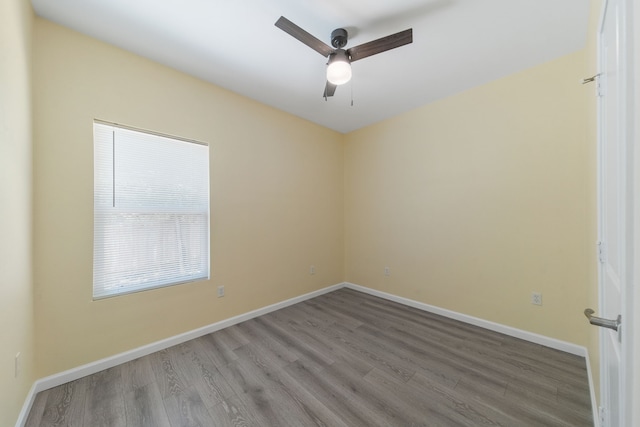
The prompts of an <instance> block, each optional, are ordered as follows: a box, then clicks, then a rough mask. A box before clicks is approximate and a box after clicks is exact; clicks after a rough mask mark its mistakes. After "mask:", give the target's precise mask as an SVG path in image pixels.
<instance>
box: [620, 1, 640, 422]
mask: <svg viewBox="0 0 640 427" xmlns="http://www.w3.org/2000/svg"><path fill="white" fill-rule="evenodd" d="M634 3H636V2H635V1H634V0H625V7H626V11H627V14H626V15H627V16H626V18H625V20H626V25H627V35H626V38H627V57H628V59H627V67H626V68H627V69H626V72H627V75H628V76H629V79H628V84H629V87H628V89H629V93H630V96H629V99H630V102H629V106H628V108H629V111H628V115H627V117H629V120H628V123H627V125H628V129H627V131H628V132H629V135H630V137H629V138H630V141H631V148H632V153H631V157H632V161H630V162H629V163H630V167H631V168H632V171H631V173H632V174H633V175H632V176H633V178H632V199H631V200H630V203H632V212H633V214H634V215H633V224H632V227H633V238H632V241H633V251H632V258H631V259H632V261H633V267H632V268H631V269H630V270H631V274H632V278H631V282H630V283H631V284H632V285H631V288H632V289H630V295H629V298H628V301H627V303H626V305H627V312H628V315H627V316H628V317H629V324H630V325H631V327H630V328H629V327H628V328H627V329H629V331H627V332H628V333H627V334H626V336H625V338H627V339H628V340H629V346H628V347H629V349H628V354H627V358H628V360H629V366H628V368H629V369H630V372H627V373H628V378H629V379H630V381H628V386H627V389H626V390H624V391H625V393H626V400H627V402H626V407H627V413H626V414H625V415H626V419H627V420H629V421H630V423H629V425H636V426H637V425H640V405H637V404H636V405H633V402H638V401H640V194H639V192H640V81H639V79H638V76H637V73H638V72H640V53H639V52H638V49H640V28H637V27H636V26H635V25H634V23H635V24H639V25H640V5H638V4H636V5H635V7H634Z"/></svg>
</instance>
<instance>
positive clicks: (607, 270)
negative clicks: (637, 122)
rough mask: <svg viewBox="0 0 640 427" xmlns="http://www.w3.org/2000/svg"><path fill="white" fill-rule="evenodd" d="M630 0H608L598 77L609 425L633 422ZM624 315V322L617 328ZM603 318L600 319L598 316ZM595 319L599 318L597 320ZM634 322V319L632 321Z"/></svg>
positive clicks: (603, 368) (605, 413)
mask: <svg viewBox="0 0 640 427" xmlns="http://www.w3.org/2000/svg"><path fill="white" fill-rule="evenodd" d="M624 7H625V1H624V0H606V1H605V4H604V9H603V16H602V20H601V25H600V31H599V46H598V58H599V62H600V70H599V72H600V75H599V78H598V86H599V88H598V92H599V95H600V102H599V147H598V157H599V158H598V179H599V195H598V229H599V230H598V231H599V245H600V269H599V291H600V307H599V315H598V316H599V317H601V318H603V319H608V320H610V321H611V322H613V323H611V322H609V323H606V325H608V326H609V327H610V328H602V329H601V335H600V358H601V365H600V375H601V393H600V398H601V405H602V411H601V419H602V421H603V425H604V426H606V427H618V426H621V427H623V426H627V425H628V422H629V421H628V420H625V389H626V384H625V370H626V369H625V362H626V361H625V354H629V353H628V351H627V349H626V348H625V346H626V344H627V343H625V340H624V339H623V338H624V337H625V335H626V334H625V333H624V327H625V304H624V298H625V294H626V288H627V286H630V281H629V280H630V278H631V272H632V264H631V262H630V255H632V253H631V251H630V246H629V245H631V244H632V243H633V240H632V239H633V236H632V235H630V232H631V230H632V228H631V225H630V224H631V220H632V218H631V215H630V209H631V208H632V203H631V201H632V197H631V196H632V195H631V192H630V189H631V181H630V176H631V175H630V172H631V170H632V168H631V167H630V166H628V161H629V159H630V157H631V156H630V155H631V152H630V150H629V148H630V146H629V142H628V141H629V135H628V134H627V129H628V127H627V122H626V120H627V118H626V114H627V107H626V102H627V100H626V89H627V81H626V63H625V57H626V56H625V50H626V46H625V42H626V39H625V28H624V23H625V10H624ZM618 316H621V324H620V325H619V326H618V330H617V331H616V330H614V329H615V326H616V324H617V320H618ZM596 320H597V319H596ZM592 323H594V322H592ZM627 325H628V323H627Z"/></svg>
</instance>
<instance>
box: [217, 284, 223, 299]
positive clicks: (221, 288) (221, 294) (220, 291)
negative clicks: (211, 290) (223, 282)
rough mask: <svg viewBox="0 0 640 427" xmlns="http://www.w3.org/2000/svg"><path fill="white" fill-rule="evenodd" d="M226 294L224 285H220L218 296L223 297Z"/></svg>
mask: <svg viewBox="0 0 640 427" xmlns="http://www.w3.org/2000/svg"><path fill="white" fill-rule="evenodd" d="M223 296H224V286H218V298H222V297H223Z"/></svg>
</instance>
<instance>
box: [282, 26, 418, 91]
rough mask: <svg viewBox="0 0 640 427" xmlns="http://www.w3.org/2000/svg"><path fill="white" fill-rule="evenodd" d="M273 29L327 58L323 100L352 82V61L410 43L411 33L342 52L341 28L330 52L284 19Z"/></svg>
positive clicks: (344, 41)
mask: <svg viewBox="0 0 640 427" xmlns="http://www.w3.org/2000/svg"><path fill="white" fill-rule="evenodd" d="M275 25H276V27H278V28H280V29H281V30H282V31H284V32H285V33H287V34H289V35H290V36H292V37H294V38H296V39H298V40H300V41H301V42H302V43H304V44H306V45H307V46H309V47H310V48H311V49H313V50H315V51H316V52H318V53H319V54H320V55H322V56H324V57H328V58H329V61H328V63H327V84H326V86H325V88H324V94H323V97H324V98H325V99H327V97H328V96H333V94H334V93H335V91H336V88H337V87H338V86H339V85H341V84H344V83H346V82H348V81H349V80H350V79H351V63H352V62H353V61H357V60H359V59H363V58H366V57H368V56H371V55H375V54H377V53H382V52H385V51H387V50H391V49H394V48H396V47H400V46H404V45H406V44H409V43H412V42H413V29H412V28H409V29H408V30H404V31H400V32H399V33H395V34H391V35H389V36H386V37H382V38H380V39H377V40H373V41H370V42H367V43H363V44H361V45H358V46H354V47H351V48H349V49H347V50H344V49H343V48H344V47H345V46H346V45H347V38H348V36H349V35H348V33H347V30H345V29H344V28H338V29H335V30H333V31H332V32H331V46H333V48H331V47H330V46H328V45H327V44H325V43H324V42H322V41H321V40H318V39H317V38H316V37H314V36H313V35H311V34H309V33H308V32H307V31H305V30H303V29H302V28H300V27H298V26H297V25H296V24H294V23H293V22H291V21H289V20H288V19H287V18H285V17H284V16H281V17H280V18H279V19H278V20H277V21H276V24H275Z"/></svg>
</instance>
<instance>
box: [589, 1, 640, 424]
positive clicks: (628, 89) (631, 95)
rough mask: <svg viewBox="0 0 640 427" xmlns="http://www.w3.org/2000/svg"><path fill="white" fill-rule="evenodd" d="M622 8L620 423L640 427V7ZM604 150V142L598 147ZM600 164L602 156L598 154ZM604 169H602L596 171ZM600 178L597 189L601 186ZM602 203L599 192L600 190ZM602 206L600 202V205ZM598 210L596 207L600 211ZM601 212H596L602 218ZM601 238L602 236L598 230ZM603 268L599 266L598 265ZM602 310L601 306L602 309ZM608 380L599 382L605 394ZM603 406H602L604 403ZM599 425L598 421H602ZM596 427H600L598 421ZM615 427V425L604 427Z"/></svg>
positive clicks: (602, 368)
mask: <svg viewBox="0 0 640 427" xmlns="http://www.w3.org/2000/svg"><path fill="white" fill-rule="evenodd" d="M607 3H608V0H603V1H602V8H601V12H600V19H599V25H598V43H597V46H598V47H597V48H598V67H599V69H600V66H601V57H600V33H601V31H602V28H603V25H604V16H605V11H606V7H607ZM621 3H622V7H623V18H622V19H623V22H622V25H623V34H622V39H621V43H622V48H623V50H624V55H625V62H624V64H623V69H622V70H621V72H622V79H623V84H624V88H625V93H626V94H627V95H628V96H627V97H626V100H625V104H624V105H623V107H622V108H623V111H622V114H623V115H624V117H625V124H624V126H625V127H624V131H623V132H624V138H625V141H624V144H626V146H627V159H626V167H627V171H626V173H627V191H626V194H625V195H624V196H625V198H626V205H627V211H626V215H627V221H626V222H627V228H628V230H629V231H630V235H629V239H628V241H627V257H626V258H627V265H628V268H626V272H625V279H624V284H625V289H624V291H623V295H624V297H625V298H624V300H623V301H622V307H621V309H622V340H623V346H622V348H621V351H622V354H621V364H620V372H621V373H622V375H621V377H622V390H621V392H622V396H623V399H624V404H623V413H622V414H620V419H621V420H623V422H624V426H632V425H640V406H639V405H637V404H636V405H634V403H635V402H637V401H638V399H640V194H639V193H640V83H639V82H638V79H637V77H636V74H635V70H639V71H640V55H638V53H636V52H635V50H636V49H635V47H636V46H637V47H638V48H640V30H639V29H637V28H634V22H638V23H640V7H636V8H634V5H633V3H634V0H622V1H621ZM600 108H601V107H600V101H599V105H598V140H599V141H600V139H601V138H602V133H601V132H602V129H601V119H602V117H601V110H600ZM598 150H600V142H598ZM598 163H600V156H599V155H598ZM598 168H600V166H598ZM599 183H600V177H599V174H598V186H599V185H600V184H599ZM598 198H600V189H598ZM599 203H600V201H599V202H598V204H599ZM599 209H600V208H598V211H599ZM599 215H600V212H598V217H599ZM598 230H600V218H598ZM598 237H599V238H600V231H598ZM598 264H599V263H598ZM602 293H603V289H602V283H601V276H600V272H599V273H598V295H599V299H600V301H601V303H602ZM601 308H602V307H600V309H601ZM603 346H604V340H603V339H602V338H601V339H600V346H599V352H600V374H601V376H602V375H603V374H604V373H605V369H606V367H605V366H604V360H603V357H602V355H603V354H604V352H603ZM606 383H607V381H602V378H601V381H600V387H601V392H600V395H601V396H602V393H603V392H604V386H605V385H606ZM600 403H602V401H601V402H600ZM598 421H599V420H598ZM596 425H599V423H598V422H597V423H596ZM606 427H614V426H606Z"/></svg>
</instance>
